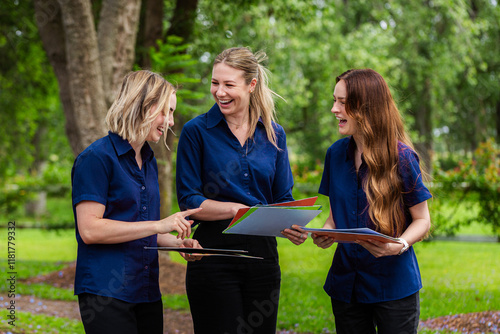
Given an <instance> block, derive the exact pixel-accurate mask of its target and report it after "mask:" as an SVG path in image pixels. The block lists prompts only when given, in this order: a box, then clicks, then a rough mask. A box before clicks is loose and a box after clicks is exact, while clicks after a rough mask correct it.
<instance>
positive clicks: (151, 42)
mask: <svg viewBox="0 0 500 334" xmlns="http://www.w3.org/2000/svg"><path fill="white" fill-rule="evenodd" d="M164 7H165V6H164V3H163V0H146V1H145V2H144V11H143V18H142V22H143V23H142V25H141V27H142V35H141V46H142V51H141V54H140V56H139V57H140V62H139V64H141V67H142V68H146V69H150V68H151V58H150V57H149V50H150V49H151V48H156V47H157V46H158V44H157V41H158V40H161V39H163V29H162V28H163V11H164Z"/></svg>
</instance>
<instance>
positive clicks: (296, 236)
mask: <svg viewBox="0 0 500 334" xmlns="http://www.w3.org/2000/svg"><path fill="white" fill-rule="evenodd" d="M281 234H283V235H284V236H285V237H287V238H288V240H290V241H291V242H293V243H294V244H295V245H300V244H302V243H304V241H306V239H307V232H306V231H304V230H303V229H302V228H301V227H300V226H299V225H292V228H286V229H284V230H283V231H281Z"/></svg>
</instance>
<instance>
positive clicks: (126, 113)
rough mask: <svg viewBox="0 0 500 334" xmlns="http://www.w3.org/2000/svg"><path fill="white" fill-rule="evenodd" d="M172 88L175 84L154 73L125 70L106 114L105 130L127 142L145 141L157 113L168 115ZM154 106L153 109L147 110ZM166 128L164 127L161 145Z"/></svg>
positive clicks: (173, 88) (165, 140) (165, 138)
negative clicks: (117, 92)
mask: <svg viewBox="0 0 500 334" xmlns="http://www.w3.org/2000/svg"><path fill="white" fill-rule="evenodd" d="M175 92H176V89H175V87H174V86H173V85H172V84H171V83H170V82H168V81H167V80H165V79H164V78H163V77H162V76H161V75H159V74H157V73H153V72H151V71H147V70H140V71H135V72H130V73H128V74H127V75H126V76H125V77H124V78H123V82H122V87H121V89H120V93H119V94H118V96H117V98H116V99H115V101H114V102H113V104H112V105H111V107H110V108H109V110H108V113H107V115H106V125H107V127H108V130H110V131H111V132H114V133H116V134H118V135H119V136H120V137H122V138H123V139H126V140H128V142H141V141H145V140H146V137H147V136H148V134H149V131H150V130H151V126H152V123H153V122H154V120H155V119H156V117H158V115H160V113H163V114H164V115H168V113H169V111H170V97H171V95H172V94H175ZM154 106H156V110H155V111H154V112H151V110H152V109H153V107H154ZM165 122H168V118H166V119H165ZM167 130H168V129H166V128H165V132H164V133H165V135H164V143H165V145H166V143H167Z"/></svg>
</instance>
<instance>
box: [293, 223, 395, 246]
mask: <svg viewBox="0 0 500 334" xmlns="http://www.w3.org/2000/svg"><path fill="white" fill-rule="evenodd" d="M303 230H304V231H306V232H310V233H314V234H316V235H324V236H327V237H331V238H335V242H340V243H349V242H356V241H363V240H368V239H370V240H377V241H380V242H383V243H390V242H392V243H402V242H401V241H399V239H397V238H393V237H390V236H387V235H385V234H382V233H379V232H377V231H374V230H372V229H369V228H367V227H363V228H348V229H327V228H308V227H304V228H303Z"/></svg>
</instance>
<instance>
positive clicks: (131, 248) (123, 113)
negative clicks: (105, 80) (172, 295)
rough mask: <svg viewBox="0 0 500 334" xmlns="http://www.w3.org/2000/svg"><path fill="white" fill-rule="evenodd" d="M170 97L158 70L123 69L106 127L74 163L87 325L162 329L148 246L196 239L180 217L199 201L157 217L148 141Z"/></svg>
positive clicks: (162, 126) (159, 127) (153, 254)
mask: <svg viewBox="0 0 500 334" xmlns="http://www.w3.org/2000/svg"><path fill="white" fill-rule="evenodd" d="M176 104H177V99H176V95H175V88H174V86H172V84H170V83H169V82H168V81H166V80H165V79H164V78H162V77H161V76H160V75H158V74H156V73H153V72H150V71H136V72H131V73H129V74H128V75H126V76H125V78H124V79H123V83H122V86H121V90H120V92H119V94H118V96H117V98H116V100H115V102H114V103H113V105H112V106H111V108H110V109H109V111H108V114H107V116H106V124H107V126H108V129H109V133H108V135H107V136H105V137H103V138H101V139H98V140H97V141H95V142H94V143H92V144H91V145H90V146H89V147H87V148H86V149H85V150H84V151H83V152H82V153H80V154H79V155H78V157H77V158H76V160H75V163H74V165H73V169H72V171H71V182H72V186H73V192H72V197H73V212H74V216H75V227H76V240H77V242H78V254H77V263H76V276H75V295H78V302H79V306H80V313H81V317H82V322H83V326H84V328H85V332H86V333H130V334H139V333H144V334H146V333H147V334H151V333H158V334H159V333H163V311H162V301H161V294H160V289H159V281H158V280H159V266H158V251H157V250H155V249H148V247H153V248H154V247H156V246H175V247H196V248H200V247H201V246H200V245H199V243H198V242H197V241H196V240H193V239H188V237H189V236H190V234H191V223H192V221H189V220H187V218H186V216H188V215H190V214H194V213H196V212H198V211H199V210H200V209H195V208H193V210H187V211H185V212H178V213H175V214H173V215H171V216H169V217H166V218H164V219H160V192H159V185H158V167H157V164H156V159H155V157H154V154H153V151H152V150H151V148H150V146H149V144H148V143H147V141H153V142H158V141H159V140H160V138H161V136H162V135H163V134H164V133H165V132H166V131H167V129H168V127H171V126H172V125H173V112H174V110H175V108H176ZM174 231H175V232H177V235H176V236H174V235H173V234H170V232H174ZM183 256H184V257H185V258H186V259H187V260H197V259H199V257H192V256H189V255H186V254H183Z"/></svg>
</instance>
